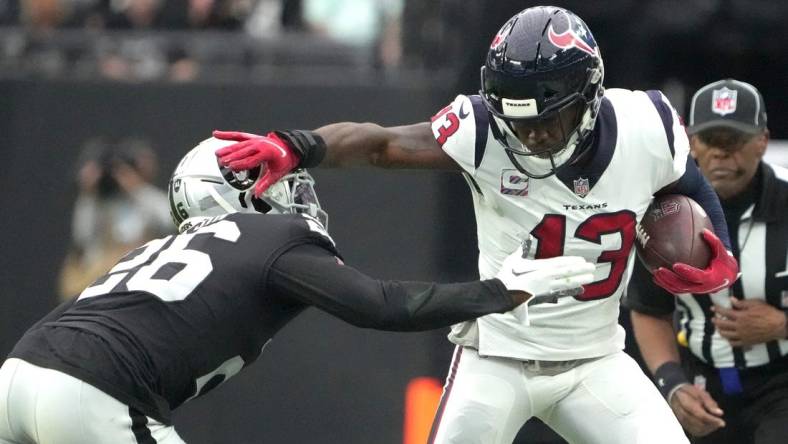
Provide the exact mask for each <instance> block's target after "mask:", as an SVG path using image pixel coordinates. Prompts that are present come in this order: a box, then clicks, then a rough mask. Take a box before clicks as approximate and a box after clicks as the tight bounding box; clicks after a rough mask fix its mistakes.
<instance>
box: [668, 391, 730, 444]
mask: <svg viewBox="0 0 788 444" xmlns="http://www.w3.org/2000/svg"><path fill="white" fill-rule="evenodd" d="M670 408H671V409H673V413H674V414H675V415H676V418H677V419H678V420H679V422H680V423H681V425H682V427H684V430H686V431H687V432H689V433H690V434H691V435H692V436H698V437H700V436H706V435H708V434H709V433H711V432H713V431H715V430H717V429H721V428H723V427H725V421H723V419H722V414H723V412H722V409H720V407H719V406H718V405H717V402H716V401H715V400H714V399H712V397H711V395H709V392H707V391H706V390H704V389H702V388H700V387H698V386H695V385H692V384H686V385H683V386H681V387H680V388H679V389H678V390H676V393H674V394H673V396H671V398H670Z"/></svg>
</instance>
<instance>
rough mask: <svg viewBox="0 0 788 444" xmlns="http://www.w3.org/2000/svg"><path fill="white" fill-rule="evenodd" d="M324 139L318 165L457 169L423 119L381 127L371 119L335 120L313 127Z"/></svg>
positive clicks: (457, 166)
mask: <svg viewBox="0 0 788 444" xmlns="http://www.w3.org/2000/svg"><path fill="white" fill-rule="evenodd" d="M315 133H317V134H319V135H320V136H321V137H323V139H324V140H325V142H326V147H327V150H326V156H325V159H324V160H323V163H322V164H321V165H324V166H327V167H344V166H352V165H372V166H377V167H381V168H408V169H438V170H459V169H460V167H459V165H457V163H455V162H454V160H452V159H451V157H449V155H448V154H446V153H445V152H444V151H443V150H442V149H441V147H440V145H438V142H436V141H435V138H434V137H433V135H432V129H431V128H430V124H429V123H427V122H424V123H417V124H414V125H406V126H396V127H389V128H386V127H382V126H380V125H377V124H374V123H351V122H345V123H335V124H332V125H327V126H324V127H322V128H318V129H317V130H315Z"/></svg>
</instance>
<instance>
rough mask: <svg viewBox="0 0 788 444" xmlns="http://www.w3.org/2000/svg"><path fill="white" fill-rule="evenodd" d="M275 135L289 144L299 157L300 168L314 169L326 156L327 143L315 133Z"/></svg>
mask: <svg viewBox="0 0 788 444" xmlns="http://www.w3.org/2000/svg"><path fill="white" fill-rule="evenodd" d="M273 133H274V134H276V135H277V136H278V137H279V138H280V139H282V140H284V141H285V142H287V144H288V145H289V146H290V148H292V149H293V151H295V153H296V154H297V155H298V158H299V159H300V161H299V162H298V168H314V167H316V166H318V165H319V164H320V162H322V161H323V157H325V155H326V142H325V141H324V140H323V138H322V137H320V135H318V134H317V133H316V132H314V131H303V130H284V131H274V132H273Z"/></svg>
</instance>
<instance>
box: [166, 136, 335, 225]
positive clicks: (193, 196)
mask: <svg viewBox="0 0 788 444" xmlns="http://www.w3.org/2000/svg"><path fill="white" fill-rule="evenodd" d="M233 143H235V142H233V141H228V140H221V139H216V138H214V137H211V138H209V139H205V140H203V141H202V142H200V144H199V145H197V146H196V147H194V148H193V149H192V150H191V151H189V152H188V153H187V154H186V155H185V156H183V159H181V161H180V163H178V166H177V167H176V168H175V172H174V173H173V174H172V177H171V178H170V183H169V185H168V187H167V195H168V198H169V202H170V214H171V215H172V220H173V221H174V222H175V225H177V226H178V230H179V231H183V230H184V229H185V228H188V226H191V225H192V223H188V224H186V223H184V221H186V220H187V219H190V218H195V217H199V218H204V217H214V216H221V215H223V214H228V213H236V212H238V213H264V214H307V215H309V216H312V217H313V218H315V219H317V220H318V221H320V222H321V223H322V224H323V226H324V227H325V226H326V224H327V222H328V215H327V214H326V212H325V211H323V209H322V208H320V202H319V201H318V200H317V194H316V193H315V188H314V185H315V180H314V179H313V178H312V176H311V175H310V174H309V173H308V172H306V170H296V171H294V172H292V173H290V174H288V175H286V176H284V177H282V178H281V179H280V180H279V181H278V182H276V183H274V184H273V185H271V187H270V188H268V189H267V190H266V191H265V192H264V193H263V195H262V196H261V197H260V198H257V197H255V196H254V190H253V188H254V184H255V182H256V181H257V179H258V178H259V177H260V176H261V174H260V170H261V169H260V167H257V168H254V169H252V170H249V171H243V172H240V173H234V172H232V171H231V170H230V169H229V168H226V167H220V166H219V163H218V161H217V159H216V150H218V149H220V148H223V147H225V146H227V145H231V144H233Z"/></svg>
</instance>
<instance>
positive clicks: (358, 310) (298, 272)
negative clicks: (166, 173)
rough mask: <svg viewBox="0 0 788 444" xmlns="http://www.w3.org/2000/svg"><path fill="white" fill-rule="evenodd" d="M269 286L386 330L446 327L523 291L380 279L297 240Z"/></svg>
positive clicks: (492, 284) (491, 284)
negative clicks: (298, 242)
mask: <svg viewBox="0 0 788 444" xmlns="http://www.w3.org/2000/svg"><path fill="white" fill-rule="evenodd" d="M267 284H268V290H269V291H270V292H272V293H273V294H274V295H275V296H274V297H279V298H286V299H289V300H292V301H298V302H301V303H304V304H308V305H313V306H315V307H317V308H320V309H321V310H324V311H326V312H328V313H330V314H332V315H334V316H336V317H338V318H340V319H342V320H344V321H346V322H348V323H350V324H353V325H356V326H359V327H365V328H374V329H378V330H389V331H421V330H431V329H435V328H440V327H446V326H449V325H452V324H456V323H457V322H462V321H466V320H470V319H475V318H477V317H479V316H484V315H487V314H490V313H501V312H505V311H509V310H511V309H512V308H514V307H516V306H517V305H518V304H519V303H522V302H524V301H525V300H526V299H527V297H528V295H526V294H525V293H523V292H521V291H508V290H507V289H506V287H504V285H503V284H502V283H501V281H499V280H497V279H492V280H486V281H474V282H466V283H458V284H436V283H431V282H406V281H382V280H378V279H374V278H371V277H369V276H367V275H365V274H364V273H361V272H360V271H358V270H356V269H354V268H352V267H349V266H346V265H342V264H340V262H339V261H337V259H336V258H335V257H334V256H333V254H331V253H330V252H329V251H327V250H325V249H323V248H321V247H318V246H316V245H301V246H298V247H295V248H293V249H292V250H290V251H288V252H286V253H285V254H283V255H282V256H280V257H279V258H278V259H277V260H276V261H275V262H274V264H273V265H272V267H271V270H270V272H269V277H268V283H267Z"/></svg>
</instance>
